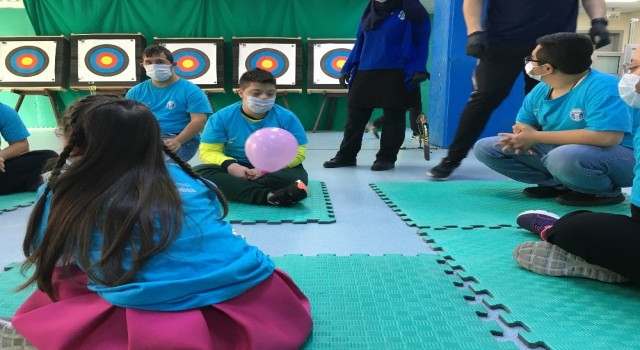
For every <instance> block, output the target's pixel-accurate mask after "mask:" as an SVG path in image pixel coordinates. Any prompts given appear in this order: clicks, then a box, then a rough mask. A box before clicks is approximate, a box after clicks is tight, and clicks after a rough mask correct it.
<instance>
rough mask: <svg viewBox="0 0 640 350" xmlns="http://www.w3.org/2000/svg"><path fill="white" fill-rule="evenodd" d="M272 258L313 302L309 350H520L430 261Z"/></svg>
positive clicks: (361, 257) (420, 258)
mask: <svg viewBox="0 0 640 350" xmlns="http://www.w3.org/2000/svg"><path fill="white" fill-rule="evenodd" d="M273 260H274V261H275V262H276V266H277V267H279V268H281V269H283V270H284V271H286V272H287V273H288V274H289V275H291V277H292V278H293V280H294V281H295V282H296V284H297V285H298V286H299V287H300V289H302V291H303V292H304V293H305V294H306V295H307V297H309V300H310V302H311V311H312V314H313V319H314V328H313V333H312V336H311V338H310V339H309V341H308V342H307V344H306V346H305V347H304V349H340V350H344V349H438V350H443V349H483V350H484V349H517V346H516V345H515V344H514V343H506V342H498V341H496V340H495V339H494V338H493V336H492V335H491V331H495V330H496V329H500V328H499V326H498V325H497V324H496V323H494V322H483V321H482V320H481V319H480V318H478V316H476V314H475V313H474V309H477V306H475V307H474V305H471V304H468V303H467V302H466V301H465V300H464V298H463V290H461V289H458V288H455V287H454V286H453V284H452V278H451V277H449V276H447V275H446V274H445V273H443V271H444V269H443V267H444V266H445V265H441V264H438V263H437V262H436V259H435V258H434V256H432V255H418V256H401V255H385V256H367V255H351V256H333V255H318V256H293V255H287V256H283V257H274V258H273ZM491 327H493V328H491Z"/></svg>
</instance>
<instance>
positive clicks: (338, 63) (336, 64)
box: [331, 57, 347, 71]
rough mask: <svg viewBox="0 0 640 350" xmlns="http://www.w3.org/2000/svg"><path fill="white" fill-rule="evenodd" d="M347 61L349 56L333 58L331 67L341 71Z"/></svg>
mask: <svg viewBox="0 0 640 350" xmlns="http://www.w3.org/2000/svg"><path fill="white" fill-rule="evenodd" d="M345 62H347V57H337V58H335V59H333V61H331V68H333V69H334V70H337V71H341V70H342V66H344V63H345Z"/></svg>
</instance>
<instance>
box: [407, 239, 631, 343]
mask: <svg viewBox="0 0 640 350" xmlns="http://www.w3.org/2000/svg"><path fill="white" fill-rule="evenodd" d="M419 234H421V235H423V236H424V239H425V241H427V242H428V243H431V244H432V246H433V247H434V249H436V250H439V251H440V255H441V256H442V257H443V258H444V259H443V261H446V262H447V263H448V264H449V266H450V271H451V272H454V271H455V272H456V274H457V275H458V276H459V278H460V281H459V282H458V283H462V281H472V282H470V283H469V294H470V296H471V295H484V297H483V303H484V304H485V305H486V306H487V307H489V308H492V309H493V308H500V309H504V311H503V312H500V317H501V318H502V320H503V321H504V322H505V323H507V324H510V325H512V324H515V325H523V326H524V327H525V328H526V329H528V330H529V331H528V332H527V331H523V332H520V334H519V337H520V338H521V339H522V340H523V341H524V342H525V343H526V344H529V345H531V346H534V345H537V346H543V347H545V348H549V349H554V350H565V349H566V350H575V349H616V350H620V349H640V333H639V332H638V330H639V329H640V317H638V315H639V314H640V288H638V287H634V286H630V285H625V284H607V283H602V282H598V281H594V280H588V279H583V278H570V277H550V276H543V275H538V274H535V273H533V272H530V271H528V270H525V269H523V268H520V267H519V266H518V264H517V263H516V262H515V260H514V259H513V257H512V251H513V248H514V247H515V246H516V245H518V244H520V243H522V242H525V241H532V240H538V239H539V238H537V237H536V236H535V235H534V234H532V233H530V232H528V231H525V230H524V229H521V228H500V229H489V228H481V229H478V228H477V229H472V230H462V229H453V230H446V231H443V230H432V229H422V230H420V231H419Z"/></svg>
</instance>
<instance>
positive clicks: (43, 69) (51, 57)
mask: <svg viewBox="0 0 640 350" xmlns="http://www.w3.org/2000/svg"><path fill="white" fill-rule="evenodd" d="M57 45H58V43H57V42H55V41H3V42H0V60H2V61H1V62H2V66H1V68H0V83H34V84H36V83H52V82H55V80H56V48H57Z"/></svg>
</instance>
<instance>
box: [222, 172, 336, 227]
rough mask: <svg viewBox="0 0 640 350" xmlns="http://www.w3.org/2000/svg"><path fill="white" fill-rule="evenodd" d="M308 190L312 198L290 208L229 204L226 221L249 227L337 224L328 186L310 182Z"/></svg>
mask: <svg viewBox="0 0 640 350" xmlns="http://www.w3.org/2000/svg"><path fill="white" fill-rule="evenodd" d="M307 188H308V189H309V191H311V197H308V198H306V199H305V200H303V201H301V202H299V203H296V204H294V205H293V206H290V207H279V206H272V205H252V204H244V203H237V202H229V216H227V218H226V219H227V220H229V221H230V222H231V223H233V224H247V225H251V224H256V223H267V224H281V223H285V222H286V223H294V224H306V223H310V222H315V223H319V224H328V223H333V222H336V219H335V214H334V212H333V205H332V204H331V199H330V198H329V191H328V190H327V186H326V184H325V183H324V182H319V181H309V184H308V185H307Z"/></svg>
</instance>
